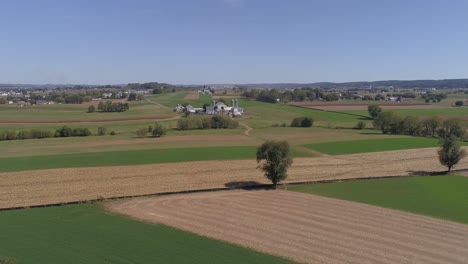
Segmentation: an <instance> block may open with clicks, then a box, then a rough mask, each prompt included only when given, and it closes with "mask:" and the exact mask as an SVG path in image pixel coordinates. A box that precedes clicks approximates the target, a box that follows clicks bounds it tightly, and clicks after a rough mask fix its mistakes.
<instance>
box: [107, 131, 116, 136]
mask: <svg viewBox="0 0 468 264" xmlns="http://www.w3.org/2000/svg"><path fill="white" fill-rule="evenodd" d="M109 135H111V136H115V135H117V133H115V131H111V132H110V133H109Z"/></svg>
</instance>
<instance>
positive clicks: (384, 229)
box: [106, 190, 468, 264]
mask: <svg viewBox="0 0 468 264" xmlns="http://www.w3.org/2000/svg"><path fill="white" fill-rule="evenodd" d="M106 205H107V206H108V208H110V209H111V210H112V211H115V212H119V213H124V214H128V215H130V216H131V217H134V218H137V219H140V220H144V221H148V222H155V223H162V224H166V225H170V226H173V227H176V228H179V229H183V230H187V231H190V232H194V233H198V234H201V235H204V236H208V237H212V238H215V239H221V240H226V241H229V242H232V243H236V244H240V245H243V246H246V247H249V248H253V249H256V250H259V251H262V252H266V253H269V254H273V255H279V256H283V257H288V258H291V259H293V260H296V261H298V262H302V263H424V264H426V263H438V264H440V263H466V260H467V259H468V247H467V246H466V245H467V244H468V225H464V224H458V223H454V222H449V221H443V220H438V219H435V218H431V217H425V216H420V215H415V214H410V213H404V212H400V211H396V210H390V209H384V208H380V207H375V206H370V205H365V204H360V203H354V202H348V201H343V200H337V199H331V198H325V197H320V196H315V195H309V194H303V193H295V192H288V191H279V190H275V191H272V190H270V191H228V192H212V193H197V194H188V195H170V196H165V197H156V198H154V197H153V198H143V199H141V198H140V199H131V200H126V201H117V202H110V203H106Z"/></svg>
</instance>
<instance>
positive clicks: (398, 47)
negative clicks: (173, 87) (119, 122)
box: [0, 0, 468, 84]
mask: <svg viewBox="0 0 468 264" xmlns="http://www.w3.org/2000/svg"><path fill="white" fill-rule="evenodd" d="M0 34H1V38H0V62H1V63H0V83H35V84H44V83H73V84H80V83H82V84H85V83H86V84H117V83H128V82H149V81H159V82H169V83H176V84H207V83H262V82H298V83H304V82H317V81H333V82H344V81H365V80H369V81H372V80H388V79H406V80H408V79H444V78H468V1H462V0H460V1H451V0H445V1H443V0H440V1H431V0H427V1H423V0H420V1H418V0H405V1H402V0H386V1H383V0H165V1H163V0H161V1H158V0H152V1H151V0H148V1H144V0H113V1H110V0H77V1H74V0H56V1H52V0H41V1H36V0H30V1H23V0H1V1H0Z"/></svg>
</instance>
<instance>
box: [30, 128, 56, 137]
mask: <svg viewBox="0 0 468 264" xmlns="http://www.w3.org/2000/svg"><path fill="white" fill-rule="evenodd" d="M29 133H30V134H31V138H50V137H52V132H51V131H48V130H39V129H31V130H30V131H29Z"/></svg>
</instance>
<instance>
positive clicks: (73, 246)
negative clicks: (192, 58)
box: [0, 204, 292, 264]
mask: <svg viewBox="0 0 468 264" xmlns="http://www.w3.org/2000/svg"><path fill="white" fill-rule="evenodd" d="M5 259H13V260H15V261H16V262H15V263H23V264H28V263H31V264H37V263H48V264H54V263H57V264H63V263H70V264H72V263H89V264H97V263H113V264H119V263H120V264H129V263H134V264H136V263H141V264H146V263H200V264H201V263H233V264H234V263H258V264H261V263H265V264H267V263H292V262H291V261H288V260H286V259H282V258H278V257H273V256H270V255H266V254H262V253H258V252H255V251H252V250H250V249H247V248H243V247H240V246H235V245H232V244H228V243H226V242H221V241H217V240H213V239H209V238H206V237H202V236H199V235H195V234H192V233H188V232H184V231H180V230H177V229H174V228H170V227H167V226H164V225H155V224H147V223H143V222H138V221H135V220H132V219H129V218H127V217H124V216H120V215H116V214H112V213H109V212H107V211H105V209H104V208H102V207H101V206H99V205H94V204H82V205H70V206H60V207H48V208H35V209H25V210H17V211H5V212H0V263H4V262H2V260H5ZM7 263H10V262H7Z"/></svg>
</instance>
